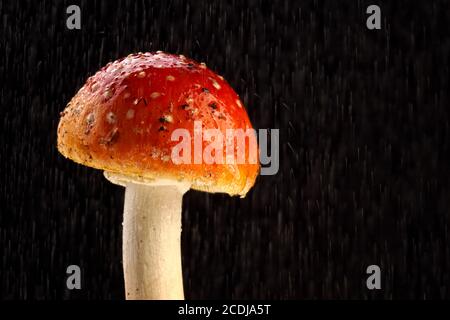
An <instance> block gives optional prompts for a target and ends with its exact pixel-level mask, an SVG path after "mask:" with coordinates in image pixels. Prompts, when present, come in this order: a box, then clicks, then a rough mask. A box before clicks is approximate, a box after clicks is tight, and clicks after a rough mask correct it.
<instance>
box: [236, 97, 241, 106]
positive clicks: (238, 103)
mask: <svg viewBox="0 0 450 320" xmlns="http://www.w3.org/2000/svg"><path fill="white" fill-rule="evenodd" d="M236 104H237V106H238V107H239V108H242V103H241V101H240V100H239V99H236Z"/></svg>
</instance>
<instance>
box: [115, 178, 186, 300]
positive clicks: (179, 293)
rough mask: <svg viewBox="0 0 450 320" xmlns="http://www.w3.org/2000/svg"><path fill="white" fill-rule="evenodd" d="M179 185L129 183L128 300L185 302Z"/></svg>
mask: <svg viewBox="0 0 450 320" xmlns="http://www.w3.org/2000/svg"><path fill="white" fill-rule="evenodd" d="M184 192H186V189H183V188H180V187H179V186H177V185H145V184H139V183H134V182H127V183H126V191H125V206H124V219H123V267H124V276H125V295H126V299H131V300H134V299H167V300H173V299H179V300H182V299H184V293H183V275H182V269H181V246H180V238H181V205H182V198H183V194H184Z"/></svg>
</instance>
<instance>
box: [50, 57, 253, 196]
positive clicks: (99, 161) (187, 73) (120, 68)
mask: <svg viewBox="0 0 450 320" xmlns="http://www.w3.org/2000/svg"><path fill="white" fill-rule="evenodd" d="M195 121H201V124H202V128H203V129H219V130H220V132H222V133H223V135H224V137H225V134H226V130H227V129H243V130H247V129H252V125H251V123H250V120H249V118H248V115H247V113H246V111H245V109H244V107H243V104H242V102H241V101H240V99H239V96H238V95H237V94H236V93H235V92H234V90H233V89H232V88H231V87H230V86H229V85H228V83H227V82H226V81H225V80H224V79H223V78H222V77H221V76H219V75H217V74H215V73H214V72H212V71H211V70H209V69H208V68H207V67H206V66H205V65H204V64H199V63H197V62H195V61H193V60H191V59H187V58H185V57H184V56H177V55H172V54H166V53H162V52H157V53H139V54H132V55H129V56H127V57H126V58H122V59H119V60H117V61H115V62H112V63H108V64H107V65H106V66H105V67H103V68H102V69H101V70H100V71H98V72H97V73H96V74H95V75H94V76H92V77H90V78H89V79H88V80H87V82H86V83H85V85H84V86H83V87H82V88H81V89H80V90H79V91H78V93H77V94H76V95H75V96H74V97H73V98H72V100H71V101H70V102H69V104H68V105H67V107H66V109H65V110H64V111H63V112H62V113H61V119H60V122H59V126H58V150H59V151H60V152H61V153H62V154H63V155H64V156H65V157H67V158H70V159H72V160H73V161H75V162H78V163H81V164H84V165H87V166H90V167H94V168H98V169H102V170H105V171H107V172H111V173H117V174H121V175H126V176H129V177H132V178H133V177H134V178H145V179H172V180H177V181H185V182H188V183H189V184H190V185H191V187H192V188H193V189H197V190H201V191H207V192H224V193H228V194H230V195H241V196H243V195H245V194H246V193H247V192H248V190H249V189H250V188H251V187H252V186H253V184H254V182H255V179H256V177H257V175H258V172H259V163H258V161H256V163H251V162H252V161H250V159H249V158H250V156H251V155H250V150H249V149H250V148H251V145H250V144H249V141H248V139H247V140H246V141H245V150H241V149H240V148H239V147H238V146H237V143H236V147H235V148H234V150H233V152H234V156H238V155H239V153H242V152H244V153H245V159H246V161H245V163H234V164H230V163H212V164H206V163H201V164H198V163H197V164H196V163H194V161H192V162H191V163H181V164H180V163H178V164H176V163H174V161H173V160H172V157H171V150H172V148H173V147H174V146H175V145H176V144H178V143H179V141H172V140H171V135H172V132H173V131H174V130H175V129H180V128H183V129H186V130H187V131H188V132H189V133H190V135H191V137H192V140H191V143H192V145H191V152H192V159H193V157H194V155H193V154H194V150H195V149H194V122H195ZM208 144H209V142H207V141H203V142H202V150H204V148H205V147H206V146H207V145H208ZM224 152H225V151H224ZM224 159H225V155H224Z"/></svg>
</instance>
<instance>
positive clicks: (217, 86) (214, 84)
mask: <svg viewBox="0 0 450 320" xmlns="http://www.w3.org/2000/svg"><path fill="white" fill-rule="evenodd" d="M209 80H211V82H212V85H213V87H214V88H216V89H217V90H220V88H222V87H221V86H220V84H218V83H217V81H216V80H214V79H213V78H209Z"/></svg>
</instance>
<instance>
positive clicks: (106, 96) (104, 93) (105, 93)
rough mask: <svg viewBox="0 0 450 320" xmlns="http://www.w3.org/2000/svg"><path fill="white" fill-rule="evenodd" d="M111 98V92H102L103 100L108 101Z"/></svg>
mask: <svg viewBox="0 0 450 320" xmlns="http://www.w3.org/2000/svg"><path fill="white" fill-rule="evenodd" d="M112 96H113V92H112V90H111V89H106V91H105V92H103V97H104V98H105V99H109V98H111V97H112Z"/></svg>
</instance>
